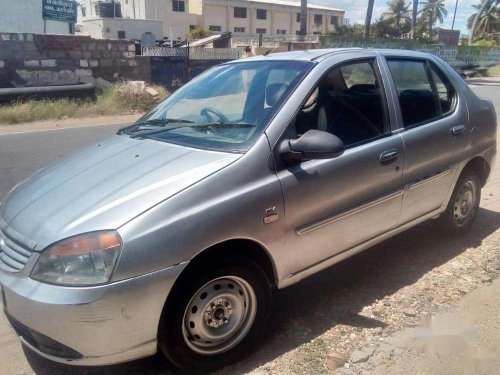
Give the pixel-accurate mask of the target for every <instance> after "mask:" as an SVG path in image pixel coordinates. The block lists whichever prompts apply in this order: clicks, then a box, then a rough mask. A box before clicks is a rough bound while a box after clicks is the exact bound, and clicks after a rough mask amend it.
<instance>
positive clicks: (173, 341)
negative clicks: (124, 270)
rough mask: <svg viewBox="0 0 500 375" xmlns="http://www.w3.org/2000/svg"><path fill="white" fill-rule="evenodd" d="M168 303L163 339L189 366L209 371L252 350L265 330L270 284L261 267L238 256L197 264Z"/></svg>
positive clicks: (171, 355) (167, 350) (176, 359)
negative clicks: (216, 261)
mask: <svg viewBox="0 0 500 375" xmlns="http://www.w3.org/2000/svg"><path fill="white" fill-rule="evenodd" d="M172 293H173V294H172V295H171V296H170V297H169V300H168V301H167V304H166V306H165V309H164V312H163V317H162V321H161V323H160V328H159V334H158V336H159V337H158V339H159V340H158V341H159V347H160V349H161V351H162V352H163V354H164V355H165V356H166V357H167V358H168V359H170V361H171V362H173V363H174V364H175V365H176V366H178V367H180V368H181V369H184V370H186V371H189V372H207V371H210V370H214V369H217V368H220V367H223V366H226V365H228V364H230V363H232V362H234V361H236V360H238V359H240V358H241V357H242V356H244V355H245V354H247V353H248V352H249V350H250V349H251V348H252V346H254V345H255V344H256V343H257V342H259V341H260V338H261V336H262V334H263V332H265V326H266V324H267V321H268V317H269V308H270V299H271V290H270V284H269V281H268V279H267V277H266V275H265V273H264V272H263V271H262V269H261V268H260V267H259V266H258V265H257V264H256V263H254V262H253V261H252V260H251V259H248V258H245V257H239V258H236V259H233V260H228V261H224V262H221V263H219V264H210V265H203V267H200V266H199V265H198V266H194V267H193V268H191V269H189V270H187V275H184V277H183V278H182V279H181V280H180V282H179V283H178V285H176V286H175V288H174V290H173V291H172Z"/></svg>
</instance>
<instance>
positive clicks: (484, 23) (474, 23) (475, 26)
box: [467, 0, 500, 44]
mask: <svg viewBox="0 0 500 375" xmlns="http://www.w3.org/2000/svg"><path fill="white" fill-rule="evenodd" d="M472 7H473V8H474V9H476V12H475V13H473V14H472V15H471V16H470V17H469V19H468V20H467V27H468V29H469V44H471V43H472V42H473V41H474V40H478V39H482V38H490V37H492V36H494V35H495V34H498V33H499V32H500V22H499V19H500V7H499V6H498V0H482V2H481V3H480V4H477V5H473V6H472Z"/></svg>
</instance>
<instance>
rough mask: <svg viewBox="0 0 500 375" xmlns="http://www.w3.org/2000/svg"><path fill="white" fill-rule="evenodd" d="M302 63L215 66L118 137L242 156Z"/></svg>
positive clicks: (300, 70) (295, 79) (282, 98)
mask: <svg viewBox="0 0 500 375" xmlns="http://www.w3.org/2000/svg"><path fill="white" fill-rule="evenodd" d="M311 66H312V63H310V62H305V61H254V62H241V63H237V64H227V65H220V66H217V67H215V68H213V69H211V70H210V71H208V72H206V73H204V74H202V75H201V76H199V77H197V78H195V79H194V80H193V81H191V82H190V83H188V84H186V85H185V86H183V87H182V88H180V89H179V90H177V91H176V92H175V93H174V94H172V95H171V96H170V97H169V98H167V99H166V100H165V101H163V102H162V103H160V104H159V105H158V106H157V107H156V108H154V109H153V110H152V111H150V112H149V113H147V114H146V115H145V116H143V117H142V118H141V119H140V120H138V121H137V122H136V123H135V124H133V125H132V126H129V127H126V128H123V129H120V131H119V132H118V134H127V135H129V136H131V137H132V138H151V139H156V140H160V141H165V142H170V143H176V144H180V145H184V146H189V147H196V148H205V149H213V150H220V151H233V152H245V151H247V150H248V148H249V147H250V146H251V145H252V144H253V142H254V141H255V139H256V138H257V137H258V136H259V135H260V134H262V132H263V131H264V129H265V128H266V126H267V124H268V123H269V121H270V120H271V119H272V118H273V116H274V115H275V114H276V112H277V111H278V109H279V108H280V106H281V105H282V104H283V102H284V101H285V100H286V98H287V97H288V95H289V94H290V93H291V92H292V91H293V90H294V89H295V87H296V86H297V85H298V83H299V82H300V81H301V79H302V78H303V77H304V76H305V74H306V73H307V72H308V71H309V69H310V67H311Z"/></svg>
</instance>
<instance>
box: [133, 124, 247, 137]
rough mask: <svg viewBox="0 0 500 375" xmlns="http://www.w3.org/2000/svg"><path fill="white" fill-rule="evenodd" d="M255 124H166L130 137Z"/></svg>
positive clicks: (243, 126) (244, 126) (245, 126)
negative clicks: (178, 130) (190, 129)
mask: <svg viewBox="0 0 500 375" xmlns="http://www.w3.org/2000/svg"><path fill="white" fill-rule="evenodd" d="M254 126H255V124H251V123H248V122H209V123H202V124H195V123H192V122H189V123H185V124H183V125H177V126H165V127H162V128H161V129H148V130H144V131H140V132H137V133H133V134H131V135H130V138H139V137H142V136H145V135H151V134H157V133H163V132H166V131H170V130H175V129H180V128H205V129H207V128H215V127H221V128H222V127H224V128H253V127H254ZM126 134H129V133H126Z"/></svg>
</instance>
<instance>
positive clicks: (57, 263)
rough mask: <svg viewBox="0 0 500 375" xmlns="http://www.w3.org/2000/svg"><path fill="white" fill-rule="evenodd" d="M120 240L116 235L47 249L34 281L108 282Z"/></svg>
mask: <svg viewBox="0 0 500 375" xmlns="http://www.w3.org/2000/svg"><path fill="white" fill-rule="evenodd" d="M120 248H121V240H120V236H119V235H118V233H116V232H96V233H88V234H83V235H80V236H76V237H72V238H68V239H66V240H63V241H61V242H58V243H56V244H54V245H52V246H51V247H49V248H48V249H47V250H44V252H43V253H42V255H41V256H40V258H38V261H37V263H36V265H35V268H34V269H33V271H32V273H31V278H32V279H35V280H38V281H42V282H45V283H49V284H57V285H68V286H83V285H96V284H104V283H107V282H108V281H109V278H110V276H111V273H112V272H113V268H114V266H115V263H116V260H117V259H118V254H119V253H120Z"/></svg>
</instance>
